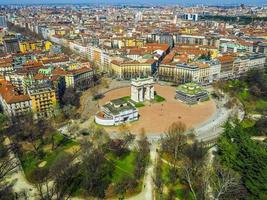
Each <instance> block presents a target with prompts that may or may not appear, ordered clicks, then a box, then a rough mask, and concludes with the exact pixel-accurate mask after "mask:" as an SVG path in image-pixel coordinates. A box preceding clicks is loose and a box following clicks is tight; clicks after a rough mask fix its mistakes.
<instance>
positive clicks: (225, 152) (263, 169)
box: [218, 121, 267, 199]
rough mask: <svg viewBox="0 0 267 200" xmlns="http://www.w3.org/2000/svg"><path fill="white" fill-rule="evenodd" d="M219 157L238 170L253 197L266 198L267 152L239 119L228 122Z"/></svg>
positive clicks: (250, 196)
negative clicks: (252, 137) (251, 136)
mask: <svg viewBox="0 0 267 200" xmlns="http://www.w3.org/2000/svg"><path fill="white" fill-rule="evenodd" d="M218 158H219V161H220V162H221V163H222V165H223V166H224V167H227V168H230V169H233V170H235V171H237V172H238V173H239V174H240V175H241V177H242V181H243V183H244V186H245V187H246V189H247V190H248V193H249V198H251V199H266V198H267V195H266V192H265V191H266V190H267V185H266V184H262V183H267V162H266V161H267V152H266V150H265V148H264V147H263V146H261V145H259V144H258V143H257V142H255V141H253V140H252V139H251V138H250V134H249V130H248V129H245V128H244V127H243V126H242V125H241V124H240V123H239V122H238V121H231V122H228V123H226V125H225V129H224V132H223V134H222V137H221V138H220V139H219V141H218Z"/></svg>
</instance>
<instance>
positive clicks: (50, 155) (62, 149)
mask: <svg viewBox="0 0 267 200" xmlns="http://www.w3.org/2000/svg"><path fill="white" fill-rule="evenodd" d="M61 136H62V135H60V134H58V133H57V134H55V137H54V138H56V139H55V143H56V144H60V143H61V144H60V146H58V147H57V148H56V149H55V150H54V151H45V155H44V157H43V158H42V159H40V158H39V157H38V156H37V155H36V154H35V153H34V152H33V151H28V152H24V153H23V155H22V157H20V161H21V165H22V168H23V171H24V173H25V176H26V178H27V180H28V181H30V182H32V180H31V174H32V173H33V171H34V170H36V169H38V168H39V167H38V165H39V164H40V163H42V162H46V164H45V166H44V167H43V168H49V167H50V166H51V165H52V164H53V162H54V161H55V160H56V158H58V157H59V156H61V155H62V154H64V153H66V151H67V150H68V149H70V148H72V147H73V146H77V145H78V144H77V143H76V142H74V141H72V140H69V139H68V140H66V141H63V140H64V136H62V137H61ZM40 169H41V168H40Z"/></svg>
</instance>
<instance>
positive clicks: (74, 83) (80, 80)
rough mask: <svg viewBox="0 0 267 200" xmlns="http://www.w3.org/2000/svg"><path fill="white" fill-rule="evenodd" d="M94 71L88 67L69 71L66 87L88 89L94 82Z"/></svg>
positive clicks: (66, 77) (66, 76)
mask: <svg viewBox="0 0 267 200" xmlns="http://www.w3.org/2000/svg"><path fill="white" fill-rule="evenodd" d="M93 75H94V74H93V70H92V68H88V67H85V66H84V67H81V68H79V69H75V70H69V71H68V72H67V74H66V75H65V82H66V87H67V88H69V87H73V88H76V87H81V88H82V89H85V88H88V87H89V86H90V85H91V84H92V82H93Z"/></svg>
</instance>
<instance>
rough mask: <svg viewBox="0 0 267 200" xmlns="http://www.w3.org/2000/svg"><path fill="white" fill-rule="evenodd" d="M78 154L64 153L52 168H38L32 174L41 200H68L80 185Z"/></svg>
mask: <svg viewBox="0 0 267 200" xmlns="http://www.w3.org/2000/svg"><path fill="white" fill-rule="evenodd" d="M75 158H77V154H74V155H71V154H62V155H61V156H60V157H59V158H57V159H56V160H55V162H54V163H53V165H52V166H51V167H50V168H40V169H36V170H35V171H34V173H33V174H32V180H33V181H34V182H35V187H36V188H37V191H38V195H39V198H40V199H41V200H50V199H54V200H67V199H70V197H71V195H72V194H73V192H74V191H75V190H76V189H77V187H78V186H79V185H80V182H81V179H79V177H78V172H79V166H78V164H77V163H76V164H75V163H74V162H73V161H74V159H75Z"/></svg>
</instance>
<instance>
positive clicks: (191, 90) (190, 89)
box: [177, 83, 205, 95]
mask: <svg viewBox="0 0 267 200" xmlns="http://www.w3.org/2000/svg"><path fill="white" fill-rule="evenodd" d="M177 90H178V91H181V92H183V93H185V94H188V95H196V94H197V93H199V92H202V91H205V90H204V88H203V87H201V86H200V85H198V84H197V83H186V84H183V85H179V86H178V87H177Z"/></svg>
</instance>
